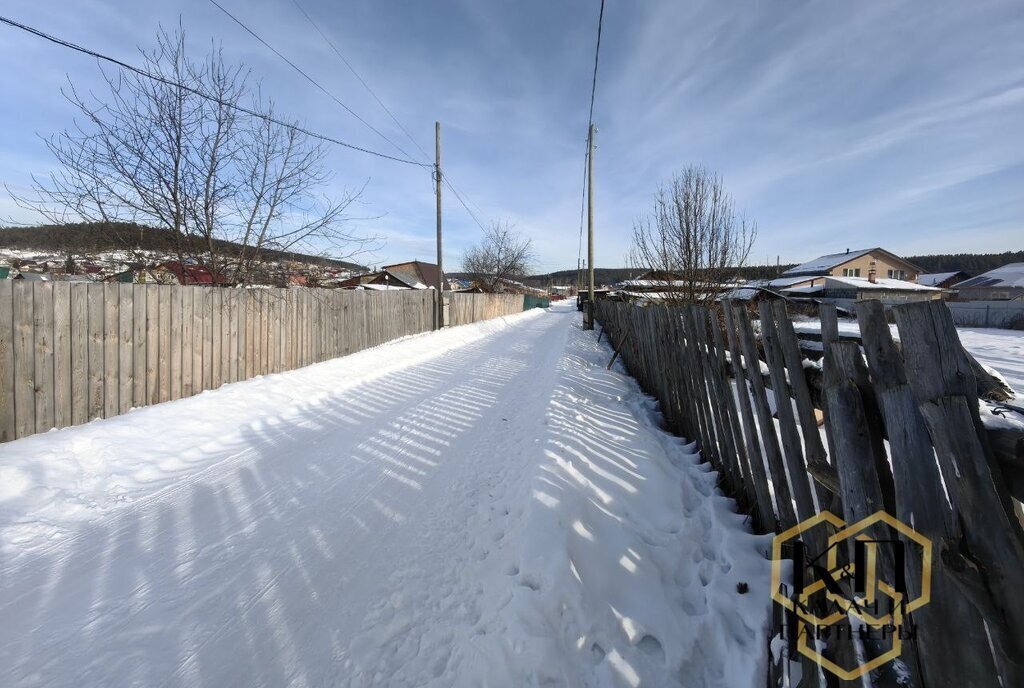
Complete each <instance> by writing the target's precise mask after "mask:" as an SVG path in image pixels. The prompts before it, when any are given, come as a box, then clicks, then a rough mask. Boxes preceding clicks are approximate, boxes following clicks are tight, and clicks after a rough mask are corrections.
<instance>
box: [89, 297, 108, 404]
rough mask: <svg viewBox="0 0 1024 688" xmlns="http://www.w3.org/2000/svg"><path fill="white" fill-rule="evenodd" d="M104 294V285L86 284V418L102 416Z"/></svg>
mask: <svg viewBox="0 0 1024 688" xmlns="http://www.w3.org/2000/svg"><path fill="white" fill-rule="evenodd" d="M105 294H106V290H105V289H104V285H102V284H90V285H88V297H87V302H88V304H87V305H88V310H89V317H88V331H89V337H88V339H89V341H88V345H89V346H88V349H89V352H88V355H89V366H88V370H89V372H88V375H89V384H88V388H89V401H88V408H87V414H88V418H87V419H88V420H93V419H95V418H102V417H103V374H104V371H103V323H104V321H105V316H104V312H105V307H104V303H105Z"/></svg>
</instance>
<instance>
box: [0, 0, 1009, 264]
mask: <svg viewBox="0 0 1024 688" xmlns="http://www.w3.org/2000/svg"><path fill="white" fill-rule="evenodd" d="M225 1H226V4H227V6H228V7H229V8H230V9H232V11H235V12H237V13H238V14H239V16H241V17H242V18H244V19H245V21H247V22H249V23H250V24H251V25H252V26H253V27H254V28H255V29H257V30H258V31H261V32H262V33H264V34H265V35H266V36H267V37H268V39H270V40H272V42H273V43H274V44H275V45H276V46H277V47H278V48H279V49H281V50H282V51H283V52H285V53H286V54H288V55H289V57H291V58H292V59H293V60H295V61H296V62H297V63H299V64H300V65H302V66H303V67H304V68H305V69H307V70H308V71H309V73H310V74H311V75H313V76H314V78H316V79H317V80H319V81H321V83H323V84H324V85H325V86H327V87H328V88H330V89H331V90H332V91H333V92H335V93H336V94H337V95H338V96H339V97H340V98H342V100H344V101H345V102H346V103H347V104H349V105H350V106H351V107H352V108H353V109H355V110H356V111H358V112H359V113H360V114H361V115H362V116H364V117H365V118H366V119H368V120H369V121H371V122H372V123H373V124H374V126H375V127H377V128H378V129H380V130H381V131H382V132H384V133H385V134H386V135H387V137H388V138H391V139H392V140H393V141H394V142H396V143H398V144H399V145H400V146H401V147H402V148H404V149H405V150H406V151H407V152H409V153H410V154H414V155H416V156H420V153H419V151H418V150H416V147H415V146H414V145H413V144H412V143H410V142H409V141H408V140H407V139H406V138H405V136H404V134H403V133H402V132H401V131H400V130H399V129H398V128H397V127H396V126H395V125H394V124H393V123H392V122H391V121H390V119H389V118H388V117H387V115H386V114H385V113H384V112H383V111H381V110H380V109H379V108H378V106H377V105H376V103H374V102H373V100H372V99H371V97H370V96H369V95H368V94H367V93H366V92H365V91H364V90H363V89H362V87H361V86H360V85H359V83H358V82H357V81H356V80H355V79H354V77H353V76H352V75H351V74H350V73H349V72H348V70H347V69H346V68H345V67H344V65H343V64H341V63H340V62H339V61H338V59H337V58H336V56H335V55H334V54H333V52H331V50H330V48H329V47H328V46H327V45H326V44H325V43H324V42H323V41H322V40H321V39H320V37H319V36H318V35H317V34H316V33H315V32H314V31H313V30H312V29H311V28H310V27H309V26H308V24H307V23H306V22H305V19H303V18H302V16H301V15H300V14H299V13H298V12H297V11H296V10H295V8H294V7H293V6H292V5H291V3H289V2H277V1H276V0H275V1H271V0H256V1H254V2H245V3H243V2H239V1H236V0H225ZM302 2H303V5H304V6H305V7H306V9H307V11H308V12H309V13H310V14H311V16H313V17H314V18H316V20H317V21H318V22H319V23H320V25H321V27H322V28H323V30H324V31H325V32H326V33H327V34H328V35H329V36H331V38H332V40H334V41H335V42H336V43H337V44H338V46H339V47H340V48H341V49H342V50H343V51H344V53H345V54H346V56H347V58H348V59H349V60H350V61H351V62H352V64H353V65H355V66H356V68H357V69H359V70H360V72H361V73H362V75H363V77H364V78H366V80H367V81H368V82H369V83H370V84H371V85H372V86H373V88H374V90H375V91H376V92H377V93H378V95H379V96H380V97H381V98H382V99H383V100H384V101H385V102H386V103H387V104H388V107H389V108H390V109H391V110H392V111H393V112H394V113H395V115H396V116H397V117H398V118H399V119H400V120H401V121H402V122H403V123H404V124H405V126H406V127H407V128H408V129H409V130H410V132H412V134H413V136H414V137H415V138H416V140H417V141H418V142H419V144H420V146H422V147H423V148H424V149H426V151H427V152H428V157H429V155H430V154H432V152H433V123H434V121H435V120H440V121H441V122H442V123H443V143H444V163H445V169H446V171H447V172H448V173H449V174H450V176H451V179H452V180H453V181H454V182H455V183H456V184H457V186H458V187H459V189H460V191H462V192H464V193H465V194H466V195H467V196H468V198H470V199H472V201H473V202H474V204H475V205H474V210H475V211H476V209H477V208H479V212H478V215H480V216H481V217H482V218H495V217H506V218H508V219H509V220H511V221H512V222H514V223H515V224H516V225H517V227H519V229H520V230H522V231H523V232H525V233H527V234H529V235H530V236H531V237H533V239H534V241H535V243H536V246H537V249H538V252H539V254H540V265H539V267H542V268H543V269H554V268H556V267H564V268H572V267H575V264H576V259H577V255H578V254H577V251H578V241H579V219H580V217H579V213H580V205H579V203H580V193H581V188H580V182H581V173H582V164H583V150H584V138H585V128H586V114H587V113H586V109H587V103H588V97H589V87H590V82H589V79H590V70H591V69H592V66H593V62H592V61H593V40H594V29H595V28H596V15H597V3H596V2H595V1H594V0H591V1H587V2H584V1H583V0H571V1H569V2H562V3H551V2H540V1H538V0H526V1H524V2H519V3H481V2H476V1H474V0H452V1H450V2H431V3H401V4H390V3H379V2H374V1H373V0H358V1H356V2H350V3H345V4H344V5H339V4H337V3H332V2H327V1H326V0H302ZM4 12H5V13H7V14H10V15H13V16H15V17H18V18H20V19H23V20H24V21H26V22H28V23H30V24H38V25H39V26H41V27H43V28H46V29H49V30H52V31H54V32H56V33H60V34H61V35H65V36H67V37H68V38H70V39H72V40H76V41H80V42H82V43H84V44H88V45H92V46H96V47H98V48H100V49H102V50H105V51H107V52H110V53H111V54H114V55H116V56H118V57H122V58H130V59H133V58H134V55H135V45H136V44H147V43H149V42H150V41H151V37H152V35H153V33H154V31H155V29H156V27H157V24H158V23H163V24H164V25H172V26H173V25H176V24H177V23H178V22H179V20H180V21H181V23H182V25H183V26H185V28H186V29H187V31H188V32H189V34H190V36H191V38H192V39H193V45H192V48H193V50H194V51H195V52H196V53H197V54H199V53H200V52H201V51H202V50H204V49H205V48H206V47H207V46H208V45H209V41H210V40H211V39H212V40H216V41H220V42H222V44H223V47H224V50H225V53H226V55H227V57H228V58H229V59H232V60H242V61H245V62H247V63H248V64H250V65H251V66H252V68H253V71H254V74H255V75H257V76H258V77H260V78H261V79H262V87H263V90H264V92H265V93H267V94H272V95H273V97H274V100H275V102H276V105H277V108H278V109H279V110H281V111H282V112H284V113H286V114H288V115H289V116H294V117H297V118H300V119H301V120H302V121H303V122H304V123H306V124H307V125H309V126H310V127H313V128H315V129H319V130H322V131H326V132H330V133H332V134H334V135H337V136H340V137H342V138H344V139H346V140H351V141H353V142H356V143H359V144H360V145H367V146H370V147H373V148H378V149H381V150H386V151H387V152H395V151H394V149H392V148H391V146H390V144H389V143H388V142H386V141H384V140H382V139H380V138H378V137H377V136H376V135H375V134H373V133H372V132H371V131H369V130H367V129H366V128H365V127H363V126H362V125H361V124H359V123H358V122H356V121H355V120H354V119H352V118H351V117H350V116H348V115H347V114H346V113H344V112H343V111H341V110H340V109H339V108H338V107H337V106H336V105H335V104H334V103H332V102H331V101H330V100H329V99H327V98H326V97H324V96H323V95H322V94H320V93H318V92H316V91H315V90H314V89H313V88H312V87H311V86H310V85H309V84H308V83H305V82H303V81H302V80H301V79H300V78H297V77H296V75H295V74H294V72H292V71H291V70H290V68H288V67H287V65H284V64H283V63H282V62H281V61H280V60H278V59H277V58H275V57H274V56H273V55H272V54H270V53H269V52H268V51H267V50H266V49H265V48H263V47H262V46H260V45H258V44H257V43H255V42H254V41H252V39H251V38H250V37H248V36H246V35H245V34H244V33H243V32H241V30H240V29H238V27H237V26H234V25H233V24H231V23H230V22H229V21H228V20H226V18H225V17H224V16H223V15H222V14H220V13H219V12H218V11H217V10H216V9H214V8H212V6H211V5H210V4H209V3H207V2H203V1H200V0H186V1H185V2H183V3H181V4H175V5H174V6H167V5H166V4H163V3H157V2H156V1H155V0H142V1H140V2H127V0H88V2H81V3H75V4H73V5H69V6H65V7H62V8H57V7H55V6H53V5H52V4H50V3H38V2H28V1H27V0H14V1H12V2H9V3H7V5H6V6H5V9H4ZM604 28H605V34H604V40H603V46H602V56H601V73H600V79H599V83H598V98H597V107H596V112H595V119H596V120H597V124H598V127H599V129H600V131H599V134H598V138H597V144H598V148H597V154H596V156H595V167H596V175H597V179H596V183H595V192H596V194H597V230H598V240H599V243H598V251H597V254H598V262H599V263H600V264H602V265H612V264H622V262H623V260H624V256H625V255H626V252H627V250H628V244H629V234H630V227H631V225H632V221H633V219H634V218H635V217H637V216H638V215H639V214H640V213H642V212H643V211H644V210H645V209H646V207H647V206H648V205H649V203H650V198H651V195H652V194H653V192H654V190H655V188H656V187H657V185H658V183H659V182H661V181H663V180H665V179H667V178H668V177H669V176H670V175H671V174H672V172H673V171H674V170H676V169H678V168H680V167H682V166H684V165H687V164H690V163H698V164H703V165H705V166H707V167H708V168H710V169H712V170H714V171H716V172H718V173H720V174H721V175H722V176H723V177H724V179H725V182H726V184H727V185H728V186H729V188H730V189H731V190H732V191H733V194H734V196H735V197H736V200H737V202H738V204H739V205H740V206H741V207H744V208H746V210H747V212H748V214H749V215H750V216H751V217H753V218H754V219H755V220H757V222H758V224H759V226H760V230H761V234H760V240H759V243H758V246H757V247H756V248H755V255H756V256H758V257H759V258H766V257H768V256H770V257H771V259H772V260H774V258H775V256H776V255H778V256H780V257H781V259H782V260H799V259H803V258H806V257H808V254H814V253H819V252H825V251H826V250H830V249H833V248H835V247H836V246H839V248H843V247H845V246H847V245H853V244H857V245H859V244H883V245H886V246H887V247H889V248H891V249H893V250H896V251H904V252H919V251H922V250H924V251H957V250H973V249H986V250H988V249H991V250H1005V249H1009V248H1018V247H1019V245H1020V237H1021V236H1022V235H1024V200H1021V195H1020V189H1021V188H1022V184H1024V159H1022V158H1024V155H1022V154H1024V149H1022V145H1021V142H1022V141H1024V42H1022V41H1020V38H1019V37H1020V36H1021V35H1024V5H1022V4H1021V3H1020V2H1019V0H999V1H987V2H984V1H983V2H972V3H962V2H953V1H952V0H940V1H939V2H930V3H925V2H885V1H881V0H879V1H877V2H862V3H818V2H806V1H805V2H787V3H773V2H759V3H723V2H717V1H715V0H703V1H697V2H686V3H679V2H672V1H671V0H659V1H656V2H655V1H653V0H652V1H651V2H643V3H626V2H621V1H618V2H617V1H615V0H609V1H608V2H607V7H606V15H605V27H604ZM3 38H4V40H3V41H2V42H0V56H2V58H3V60H4V64H5V70H4V71H3V73H2V74H0V88H2V89H3V92H4V93H5V98H4V99H3V101H2V102H0V137H2V138H0V142H2V145H0V180H3V181H8V182H11V183H15V184H24V183H25V181H26V179H27V176H28V174H29V173H31V172H32V171H45V170H46V169H47V168H48V167H49V166H50V164H51V161H50V160H49V159H48V157H47V155H46V152H45V149H43V147H42V145H41V143H40V142H39V140H38V139H37V138H36V137H35V136H34V135H33V134H34V132H37V131H38V132H39V133H43V134H46V133H50V132H52V131H53V130H55V129H58V128H60V127H62V126H65V125H67V124H68V123H69V122H70V117H71V116H72V113H71V111H70V110H69V108H68V107H67V105H66V104H65V103H63V102H62V100H61V98H60V94H59V88H60V86H61V85H62V83H63V82H64V80H65V74H67V75H68V76H69V77H70V78H72V79H74V80H75V81H76V83H81V84H85V85H89V86H91V87H93V88H95V87H96V86H97V85H98V80H97V78H96V66H95V64H94V63H92V62H91V61H90V60H88V59H83V58H80V57H77V56H74V55H73V54H71V53H68V52H66V51H61V50H59V49H56V48H53V47H50V46H45V45H43V44H40V43H38V42H37V41H35V39H32V38H30V37H25V36H19V35H17V34H15V33H13V32H11V31H10V30H5V31H4V33H3ZM330 164H331V167H332V169H333V170H334V171H335V179H334V182H333V184H334V185H335V186H334V188H335V189H337V190H340V189H343V188H351V187H356V186H359V185H361V184H362V183H363V182H364V181H365V180H367V179H369V180H370V184H369V186H368V187H367V189H366V192H365V194H364V196H363V199H362V201H363V205H362V206H361V207H360V209H359V213H358V214H359V215H360V216H362V217H366V218H369V219H365V220H361V221H358V222H357V224H358V225H359V226H360V227H361V228H363V229H364V230H365V231H366V232H367V233H372V234H378V235H381V236H383V237H385V238H386V239H387V241H388V245H387V247H386V248H385V249H384V250H382V251H381V252H379V254H378V256H379V262H385V261H388V260H392V259H404V258H411V257H417V258H423V259H430V258H431V257H432V256H433V251H434V243H433V242H434V221H433V218H434V196H433V191H432V184H431V180H430V175H429V171H426V170H421V169H417V168H402V167H396V166H394V165H392V164H390V163H386V162H384V161H379V160H376V159H372V158H365V157H361V156H359V155H356V154H353V153H351V152H348V151H335V152H333V153H332V155H331V157H330ZM444 204H445V229H446V239H447V243H446V256H445V260H446V262H447V263H448V264H449V265H453V264H457V262H458V260H459V258H460V257H461V254H462V252H463V251H464V250H465V248H466V247H467V246H469V245H470V244H472V243H473V242H474V241H475V240H476V239H477V237H478V236H479V228H478V227H477V226H476V224H475V223H474V221H473V220H472V219H471V218H470V217H469V215H468V214H467V213H466V212H465V211H464V210H463V209H462V208H461V206H460V205H459V204H458V202H457V201H456V199H455V198H453V197H452V195H451V194H450V193H448V192H446V193H445V194H444ZM364 211H365V212H364Z"/></svg>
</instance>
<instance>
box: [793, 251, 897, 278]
mask: <svg viewBox="0 0 1024 688" xmlns="http://www.w3.org/2000/svg"><path fill="white" fill-rule="evenodd" d="M875 250H877V249H876V248H862V249H860V250H858V251H844V252H843V253H830V254H828V255H827V256H818V257H817V258H815V259H814V260H809V261H807V262H806V263H801V264H800V265H797V266H796V267H794V268H790V269H789V270H786V271H785V272H784V273H782V274H784V275H793V276H796V275H821V274H823V273H826V272H828V271H829V270H831V269H832V268H834V267H836V266H837V265H842V264H843V263H845V262H847V261H849V260H853V259H854V258H859V257H860V256H863V255H865V254H868V253H871V252H872V251H875Z"/></svg>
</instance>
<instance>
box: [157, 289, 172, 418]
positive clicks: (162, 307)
mask: <svg viewBox="0 0 1024 688" xmlns="http://www.w3.org/2000/svg"><path fill="white" fill-rule="evenodd" d="M171 289H173V287H172V286H164V287H160V289H159V290H158V291H157V294H158V297H157V298H158V301H157V303H158V304H159V307H158V313H159V319H160V324H159V332H160V346H159V350H158V354H157V355H158V356H159V359H158V360H159V363H158V367H159V370H158V372H157V379H158V380H159V384H160V401H162V402H163V401H170V400H171Z"/></svg>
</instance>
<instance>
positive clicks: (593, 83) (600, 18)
mask: <svg viewBox="0 0 1024 688" xmlns="http://www.w3.org/2000/svg"><path fill="white" fill-rule="evenodd" d="M603 25H604V0H601V10H600V12H599V13H598V15H597V47H596V48H595V49H594V77H593V79H592V80H591V82H590V114H589V115H588V116H587V151H586V152H585V153H584V154H583V194H582V196H583V197H582V198H581V199H580V241H579V248H578V249H577V252H576V265H577V266H579V264H580V259H581V257H582V256H583V209H584V206H585V205H586V202H587V162H588V161H589V159H590V132H591V131H593V129H592V127H593V125H594V95H595V94H596V93H597V64H598V60H599V59H600V57H601V28H602V26H603Z"/></svg>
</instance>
